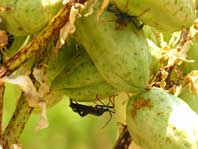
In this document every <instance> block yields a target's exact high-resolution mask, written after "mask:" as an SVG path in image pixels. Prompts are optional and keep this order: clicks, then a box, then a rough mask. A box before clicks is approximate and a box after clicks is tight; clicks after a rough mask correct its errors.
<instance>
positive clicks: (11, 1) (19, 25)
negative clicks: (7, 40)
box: [0, 0, 62, 36]
mask: <svg viewBox="0 0 198 149" xmlns="http://www.w3.org/2000/svg"><path fill="white" fill-rule="evenodd" d="M61 6H62V0H17V1H15V0H1V1H0V7H2V8H5V11H4V12H1V13H0V17H1V18H2V22H3V23H4V26H5V28H6V30H7V31H8V32H9V33H11V34H12V35H16V36H24V35H28V34H34V33H36V32H39V31H40V30H41V29H42V28H43V27H44V26H45V25H46V24H47V23H48V22H49V20H50V19H51V18H52V17H53V16H54V15H55V14H56V13H57V12H58V10H59V9H60V8H61Z"/></svg>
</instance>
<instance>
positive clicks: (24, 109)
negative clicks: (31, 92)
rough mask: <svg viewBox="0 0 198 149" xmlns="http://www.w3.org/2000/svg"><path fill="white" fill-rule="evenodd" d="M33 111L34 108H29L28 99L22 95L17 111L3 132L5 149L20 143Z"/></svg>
mask: <svg viewBox="0 0 198 149" xmlns="http://www.w3.org/2000/svg"><path fill="white" fill-rule="evenodd" d="M32 110H33V108H32V107H29V105H28V102H27V100H26V97H25V96H24V94H22V95H21V97H20V98H19V101H18V104H17V107H16V110H15V112H14V114H13V116H12V118H11V120H10V122H9V124H8V126H7V127H6V129H5V131H4V132H3V145H4V147H5V148H9V146H10V145H12V144H17V143H18V141H19V138H20V135H21V134H22V132H23V130H24V127H25V124H26V123H27V121H28V119H29V117H30V115H31V113H32Z"/></svg>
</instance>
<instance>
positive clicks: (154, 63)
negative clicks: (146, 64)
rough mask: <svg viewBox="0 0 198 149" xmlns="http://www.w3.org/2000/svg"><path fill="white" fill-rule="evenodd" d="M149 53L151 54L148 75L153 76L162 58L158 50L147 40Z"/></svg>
mask: <svg viewBox="0 0 198 149" xmlns="http://www.w3.org/2000/svg"><path fill="white" fill-rule="evenodd" d="M147 42H148V46H149V51H150V53H151V66H150V75H153V74H155V73H156V72H157V71H158V70H159V69H160V58H161V57H162V54H161V51H160V48H159V47H158V46H156V45H155V43H154V42H152V41H151V40H149V39H147Z"/></svg>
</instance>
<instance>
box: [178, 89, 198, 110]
mask: <svg viewBox="0 0 198 149" xmlns="http://www.w3.org/2000/svg"><path fill="white" fill-rule="evenodd" d="M179 97H180V98H181V99H183V100H184V101H185V102H186V103H187V104H188V105H189V106H190V107H191V109H192V110H194V111H195V112H196V113H197V112H198V95H197V94H196V93H194V92H192V90H191V89H190V88H189V86H185V87H183V88H182V90H181V94H180V95H179Z"/></svg>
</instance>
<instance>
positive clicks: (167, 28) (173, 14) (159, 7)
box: [112, 0, 196, 32]
mask: <svg viewBox="0 0 198 149" xmlns="http://www.w3.org/2000/svg"><path fill="white" fill-rule="evenodd" d="M112 1H113V2H115V3H116V5H117V7H118V8H120V9H121V10H122V11H123V12H126V13H127V14H129V15H131V16H137V17H138V18H139V19H140V20H141V21H142V22H144V23H145V24H148V25H150V26H153V27H155V28H157V29H159V30H160V31H164V32H175V31H178V30H181V29H183V28H186V27H189V26H191V25H192V24H193V22H194V20H195V18H196V14H195V3H194V1H193V0H177V1H173V0H158V1H156V0H141V1H140V0H112Z"/></svg>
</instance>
